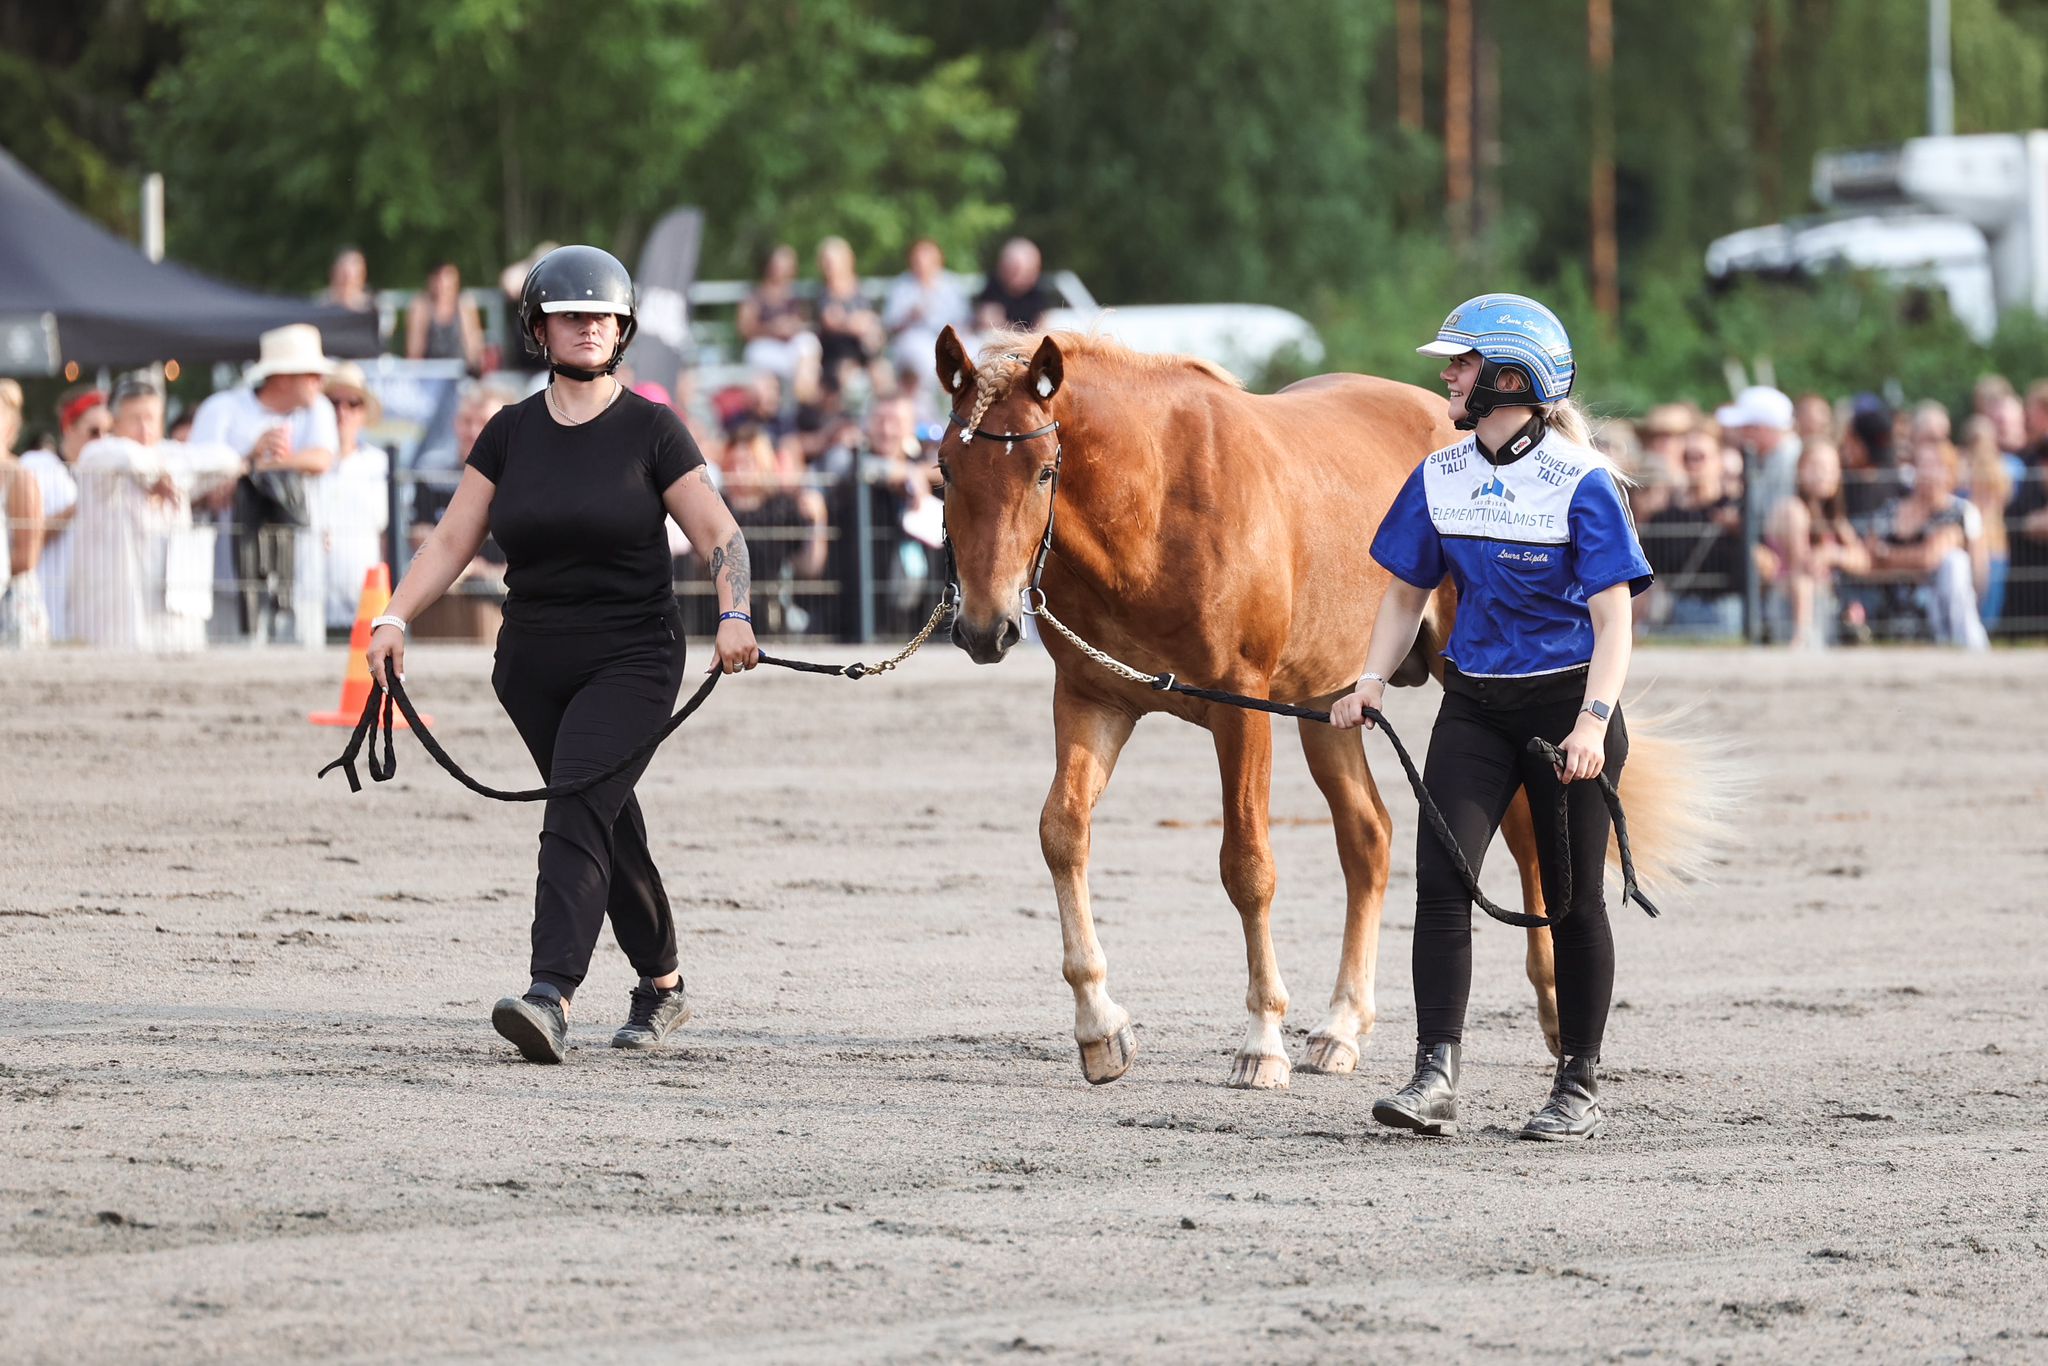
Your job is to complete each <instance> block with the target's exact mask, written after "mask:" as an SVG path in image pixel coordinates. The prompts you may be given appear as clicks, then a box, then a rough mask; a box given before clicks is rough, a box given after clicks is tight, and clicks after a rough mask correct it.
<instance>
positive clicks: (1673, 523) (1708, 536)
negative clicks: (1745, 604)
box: [1640, 498, 1743, 598]
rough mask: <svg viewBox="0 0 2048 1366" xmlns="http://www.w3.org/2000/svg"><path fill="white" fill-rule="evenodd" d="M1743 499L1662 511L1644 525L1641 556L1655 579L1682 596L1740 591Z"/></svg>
mask: <svg viewBox="0 0 2048 1366" xmlns="http://www.w3.org/2000/svg"><path fill="white" fill-rule="evenodd" d="M1731 525H1732V526H1734V527H1737V528H1740V527H1741V525H1742V500H1741V499H1740V498H1724V499H1722V500H1721V501H1720V502H1718V503H1715V504H1713V505H1712V506H1710V507H1681V506H1678V505H1676V504H1674V505H1672V506H1671V507H1667V508H1665V509H1664V510H1663V511H1662V512H1660V513H1658V514H1657V515H1656V516H1655V517H1652V518H1650V520H1649V521H1647V522H1645V523H1643V526H1642V531H1641V534H1640V539H1641V540H1642V543H1643V555H1644V556H1645V557H1646V558H1647V559H1648V560H1649V561H1650V567H1651V568H1652V569H1654V570H1656V571H1657V577H1658V578H1659V579H1661V580H1663V581H1664V583H1665V585H1666V586H1667V587H1669V588H1670V589H1671V591H1672V592H1674V593H1678V594H1680V595H1683V596H1689V597H1700V598H1717V597H1720V596H1722V595H1723V594H1727V593H1740V592H1741V591H1742V586H1743V584H1742V535H1741V532H1740V531H1739V530H1736V531H1731V530H1730V529H1729V527H1730V526H1731Z"/></svg>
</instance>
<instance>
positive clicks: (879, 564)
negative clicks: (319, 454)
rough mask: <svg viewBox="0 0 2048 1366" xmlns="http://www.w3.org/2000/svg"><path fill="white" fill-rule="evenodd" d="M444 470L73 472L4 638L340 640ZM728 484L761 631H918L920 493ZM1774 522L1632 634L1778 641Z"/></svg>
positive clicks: (923, 507) (1998, 631)
mask: <svg viewBox="0 0 2048 1366" xmlns="http://www.w3.org/2000/svg"><path fill="white" fill-rule="evenodd" d="M899 471H900V467H899ZM864 473H865V472H864ZM455 480H456V472H455V471H446V472H433V471H425V472H420V471H408V470H401V471H399V472H397V473H396V474H394V475H392V476H391V477H390V478H388V479H386V478H382V477H379V478H376V479H375V480H374V481H372V480H368V479H365V480H360V481H357V483H356V484H354V485H343V484H341V483H339V482H333V483H329V484H327V485H323V486H320V487H318V488H316V489H315V490H314V491H313V495H312V496H310V497H309V498H308V499H307V509H308V510H307V512H306V521H307V524H305V525H298V524H293V523H288V522H279V521H274V520H261V519H256V518H252V517H250V516H249V513H250V511H251V509H250V508H249V506H248V505H247V503H246V501H244V502H241V503H238V502H237V501H236V500H235V498H234V497H233V495H232V486H231V485H220V484H216V485H215V486H213V487H211V488H206V487H199V486H190V487H181V486H179V484H178V483H177V482H176V481H165V480H152V481H148V482H143V481H139V480H128V481H125V482H123V481H121V480H107V479H93V478H82V479H80V480H78V481H77V482H76V485H75V488H74V489H73V491H72V493H71V495H70V496H69V497H68V499H67V498H66V497H64V496H62V494H61V490H60V496H57V497H46V498H45V507H46V509H47V508H50V507H53V506H54V507H56V508H57V511H55V512H46V515H45V516H44V518H42V519H40V520H39V521H36V522H34V523H33V524H32V523H31V522H29V521H28V520H26V519H20V520H10V522H9V523H8V535H7V537H6V541H7V553H6V556H5V558H4V560H0V564H4V566H5V568H6V571H7V573H6V576H5V580H6V581H5V584H4V587H0V646H4V647H17V648H19V647H34V646H38V645H42V644H46V643H75V644H81V645H87V646H96V647H101V648H109V649H130V650H150V651H187V650H198V649H203V648H206V647H207V646H209V645H220V644H233V643H251V644H264V645H275V646H292V645H299V646H308V647H311V646H318V645H321V644H323V643H325V642H327V641H329V640H333V639H336V638H341V637H345V635H346V633H347V631H348V629H349V627H350V625H351V623H352V622H353V621H354V619H355V616H356V612H357V607H358V602H359V599H360V595H361V592H362V589H363V580H364V576H365V574H366V573H367V572H369V571H371V570H372V569H374V568H375V567H376V566H378V565H380V564H390V565H392V566H393V567H394V569H395V570H396V571H397V572H396V573H394V575H393V581H394V582H395V581H396V579H397V578H398V577H399V575H402V573H403V570H404V567H405V566H406V565H407V564H408V563H410V561H411V558H412V554H413V552H414V551H415V550H416V549H417V547H418V545H419V544H420V543H421V542H422V541H423V540H424V539H425V537H426V535H427V534H429V533H430V532H431V530H432V528H433V526H434V523H435V521H436V520H437V518H438V516H439V514H440V512H441V511H442V510H443V509H445V507H446V504H447V499H448V496H449V494H450V493H451V492H452V490H453V487H454V484H455ZM1865 492H1866V495H1871V494H1872V493H1873V491H1868V490H1866V491H1865ZM726 495H727V500H728V505H729V506H731V507H732V509H733V512H734V515H735V517H736V518H737V519H738V520H739V522H740V524H741V526H742V528H743V529H744V531H745V533H746V537H747V542H748V546H749V548H750V551H751V556H752V561H753V576H754V577H753V610H754V616H755V624H756V630H757V632H758V633H759V634H760V635H761V636H763V637H772V638H784V639H790V638H794V639H812V640H836V641H847V642H868V641H876V640H889V639H896V638H900V637H903V636H907V635H908V634H910V633H911V632H912V631H914V630H915V629H916V628H917V627H918V626H919V625H920V624H922V623H923V621H924V620H925V618H926V617H927V616H928V615H929V614H930V612H931V609H932V606H933V604H934V603H935V602H936V601H937V600H938V596H939V593H940V590H941V587H942V583H941V580H942V579H943V577H944V572H945V557H944V552H943V550H942V549H941V547H940V543H939V525H940V518H939V508H938V505H937V504H936V503H935V502H933V501H932V499H933V497H934V496H935V495H931V494H927V493H923V492H921V491H919V490H915V489H911V488H908V487H906V486H904V485H902V484H892V483H890V482H888V479H887V478H886V477H875V478H863V479H859V480H856V479H855V478H853V477H852V476H851V475H842V476H839V477H815V476H814V477H810V478H807V479H806V480H805V481H803V482H802V483H800V484H794V485H792V486H790V487H787V488H779V489H776V490H774V491H773V492H771V493H768V494H765V495H763V494H758V493H750V494H747V495H745V496H742V495H741V493H740V492H739V491H737V490H733V489H728V490H727V491H726ZM1859 501H1860V502H1861V503H1862V504H1863V505H1864V506H1865V508H1866V510H1865V511H1864V512H1862V513H1861V514H1860V515H1852V516H1850V518H1849V521H1850V524H1851V526H1852V528H1853V530H1854V532H1855V534H1856V535H1858V536H1859V537H1862V538H1864V539H1865V540H1873V539H1875V538H1878V537H1880V536H1882V535H1884V534H1885V532H1886V529H1887V527H1888V525H1889V523H1888V521H1887V514H1886V512H1885V510H1884V508H1885V505H1884V504H1883V503H1879V502H1878V501H1877V499H1876V498H1875V497H1874V496H1864V497H1862V498H1861V499H1860V500H1859ZM1872 504H1876V510H1874V511H1872V510H1869V509H1870V507H1871V505H1872ZM2044 507H2048V487H2044V474H2043V472H2042V471H2040V470H2031V471H2029V472H2028V474H2027V477H2026V479H2025V480H2024V481H2023V482H2022V483H2021V484H2020V485H2019V486H2018V487H2017V488H2015V489H2014V491H2013V496H2012V498H2011V500H2010V502H2009V504H2008V515H2007V516H2006V517H2005V518H2003V519H1998V523H1997V524H1994V522H1993V521H1992V519H1988V518H1985V517H1983V516H1982V515H1981V514H1979V515H1978V516H1977V518H1976V521H1977V522H1978V523H1980V524H1981V526H1982V530H1981V531H1980V532H1979V540H1978V544H1977V545H1976V547H1975V548H1974V549H1975V553H1974V554H1973V555H1972V556H1971V562H1970V563H1969V564H1968V565H1967V566H1965V565H1963V564H1961V563H1956V564H1953V565H1950V566H1949V568H1950V569H1951V570H1953V571H1955V572H1953V573H1951V574H1950V575H1949V576H1948V578H1947V579H1946V580H1945V581H1944V584H1945V587H1946V589H1947V590H1953V591H1960V590H1961V589H1963V588H1964V587H1967V590H1968V592H1969V593H1970V597H1971V602H1972V604H1973V610H1974V611H1975V613H1976V614H1977V616H1978V618H1979V619H1980V620H1981V621H1982V624H1983V626H1984V628H1985V630H1986V631H1987V632H1988V634H1989V636H1990V638H1992V639H2041V638H2048V514H2043V513H2042V512H2041V511H2040V510H2041V509H2043V508H2044ZM1779 522H1780V519H1777V518H1774V517H1773V516H1772V515H1771V514H1770V513H1768V512H1766V511H1765V510H1763V509H1758V508H1754V507H1752V506H1750V505H1749V501H1748V500H1741V499H1738V500H1736V501H1735V502H1734V504H1733V505H1732V506H1729V505H1724V506H1722V507H1720V508H1719V509H1703V510H1700V511H1698V512H1691V513H1688V512H1686V511H1685V510H1684V509H1683V508H1682V507H1666V508H1664V509H1663V510H1661V511H1659V512H1658V513H1657V514H1656V515H1654V516H1649V517H1640V518H1639V520H1638V528H1637V529H1638V534H1639V535H1640V536H1641V538H1642V542H1643V546H1644V549H1645V552H1646V553H1647V555H1648V556H1649V558H1650V561H1651V564H1652V566H1653V567H1654V568H1655V569H1656V570H1657V584H1656V587H1655V588H1654V589H1653V590H1652V591H1651V593H1650V594H1649V595H1648V596H1647V597H1646V598H1644V599H1640V600H1639V601H1638V606H1637V616H1638V621H1639V623H1640V624H1641V625H1642V626H1643V627H1644V629H1645V631H1646V633H1647V634H1648V635H1649V636H1650V637H1651V638H1669V639H1688V638H1689V639H1701V640H1722V641H1736V640H1743V639H1748V640H1751V641H1755V642H1768V643H1783V642H1785V641H1786V640H1787V639H1789V638H1790V637H1791V634H1792V630H1793V623H1794V610H1793V609H1794V606H1795V600H1796V599H1797V598H1798V597H1799V595H1800V592H1801V591H1802V590H1801V586H1800V584H1799V583H1798V581H1797V579H1798V576H1797V574H1796V573H1795V572H1794V570H1793V568H1792V564H1791V562H1792V561H1793V559H1794V558H1795V557H1794V556H1793V555H1792V554H1791V553H1790V550H1791V548H1789V547H1787V546H1785V545H1783V544H1781V543H1780V542H1781V537H1780V536H1779V534H1778V528H1779ZM2000 531H2002V532H2003V535H2002V536H2000V535H1999V534H1998V533H1999V532H2000ZM671 537H672V549H674V551H675V552H676V554H675V560H674V564H675V584H676V592H677V596H678V597H679V598H680V599H681V601H682V603H683V609H684V612H685V615H686V620H687V625H688V629H689V630H690V631H691V632H693V633H698V634H702V635H709V634H711V633H712V632H713V631H714V629H715V626H716V620H717V600H716V596H715V590H714V588H713V586H712V584H711V583H710V582H709V580H708V578H707V577H706V574H705V572H704V568H703V565H702V562H701V561H700V560H699V559H698V558H697V557H696V556H694V555H693V554H691V553H690V551H689V550H688V548H687V547H686V546H684V545H683V544H682V543H681V541H680V538H679V537H677V536H676V534H675V533H674V532H673V530H672V531H671ZM2001 551H2002V553H1999V552H2001ZM1809 558H1815V557H1809ZM1809 579H1810V582H1809V583H1808V584H1807V585H1806V587H1805V589H1804V591H1805V592H1806V594H1807V596H1808V599H1809V603H1810V606H1809V608H1808V618H1807V619H1808V620H1809V622H1810V623H1811V630H1812V638H1813V643H1816V644H1826V643H1854V642H1857V641H1862V640H1872V639H1874V640H1933V639H1941V638H1943V637H1942V635H1941V633H1940V628H1942V627H1943V626H1944V621H1943V618H1942V616H1941V608H1942V604H1941V603H1940V602H1938V601H1936V600H1935V593H1936V589H1937V586H1938V585H1937V583H1936V582H1935V576H1934V575H1933V574H1930V575H1928V576H1926V577H1924V578H1919V579H1915V578H1905V579H1901V578H1898V577H1897V576H1890V577H1884V576H1860V575H1857V574H1854V573H1850V572H1846V571H1843V570H1840V569H1838V568H1833V567H1829V568H1826V569H1825V570H1824V571H1823V572H1820V573H1817V574H1813V575H1810V576H1809ZM1964 580H1967V583H1966V584H1965V582H1964ZM504 592H505V587H504V578H503V564H502V559H501V557H499V556H498V555H497V552H496V547H495V546H494V545H491V544H488V543H487V544H486V546H485V548H484V551H483V553H482V554H481V555H479V556H478V558H477V560H476V561H475V562H474V563H473V564H472V565H471V566H470V568H469V570H468V571H467V572H466V573H465V574H464V575H463V577H462V578H461V579H460V580H459V581H458V582H457V584H456V585H455V587H454V588H453V589H452V590H451V591H450V594H449V597H448V602H447V603H446V604H445V605H444V606H443V607H440V608H437V609H436V614H435V619H434V620H432V621H426V622H422V623H419V625H420V626H421V627H422V634H427V635H437V636H450V637H457V638H473V639H487V638H488V637H489V636H490V634H491V633H492V631H493V630H494V629H495V623H496V620H497V608H498V605H499V604H500V603H501V602H502V600H503V596H504ZM1952 596H1953V592H1952ZM1951 605H1952V603H1951ZM1953 625H1954V623H1953V622H1952V621H1949V622H1947V623H1946V626H1947V628H1949V629H1952V628H1953Z"/></svg>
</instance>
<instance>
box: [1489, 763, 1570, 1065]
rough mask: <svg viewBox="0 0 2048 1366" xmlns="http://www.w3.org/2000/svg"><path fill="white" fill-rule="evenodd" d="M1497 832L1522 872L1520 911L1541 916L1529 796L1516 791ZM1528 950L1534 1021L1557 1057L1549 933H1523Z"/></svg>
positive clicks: (1554, 981)
mask: <svg viewBox="0 0 2048 1366" xmlns="http://www.w3.org/2000/svg"><path fill="white" fill-rule="evenodd" d="M1500 833H1501V835H1502V836H1503V837H1504V838H1505V839H1506V840H1507V842H1508V852H1509V853H1511V854H1513V855H1514V856H1515V867H1517V868H1519V869H1521V872H1522V909H1523V910H1525V911H1527V912H1528V913H1529V914H1530V915H1542V914H1544V910H1543V874H1542V870H1541V868H1540V867H1539V865H1538V864H1537V862H1536V822H1535V821H1534V819H1532V818H1531V817H1530V815H1529V794H1528V793H1527V792H1517V793H1516V794H1515V801H1514V805H1512V806H1510V807H1509V808H1508V814H1507V816H1506V817H1505V818H1504V819H1503V820H1502V821H1501V823H1500ZM1525 933H1526V934H1527V935H1528V936H1529V951H1528V955H1527V958H1526V960H1525V962H1526V966H1527V968H1528V972H1529V985H1530V986H1532V987H1534V988H1536V1022H1537V1023H1538V1024H1539V1025H1541V1026H1542V1027H1543V1042H1545V1043H1546V1044H1548V1045H1550V1052H1551V1056H1553V1057H1555V1056H1557V1048H1558V1043H1557V959H1556V958H1555V957H1554V956H1553V954H1552V950H1551V943H1550V931H1549V930H1537V929H1532V930H1527V931H1525Z"/></svg>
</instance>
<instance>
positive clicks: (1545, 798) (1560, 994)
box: [1414, 670, 1628, 1057]
mask: <svg viewBox="0 0 2048 1366" xmlns="http://www.w3.org/2000/svg"><path fill="white" fill-rule="evenodd" d="M1584 688H1585V674H1584V672H1583V671H1580V670H1574V671H1573V672H1572V673H1571V674H1570V675H1568V676H1564V677H1562V678H1560V679H1558V680H1557V681H1555V682H1534V681H1529V680H1519V679H1511V680H1476V679H1465V678H1460V677H1458V676H1456V674H1455V671H1454V673H1453V676H1452V677H1451V678H1450V679H1448V680H1447V681H1446V683H1445V695H1444V703H1443V708H1442V710H1440V711H1439V712H1438V713H1437V718H1436V729H1435V730H1434V731H1433V732H1432V733H1431V735H1430V738H1429V758H1428V760H1427V761H1426V762H1425V763H1424V766H1423V782H1424V784H1425V785H1426V786H1427V787H1428V788H1429V794H1430V796H1431V797H1433V798H1434V799H1435V800H1436V804H1437V805H1438V806H1439V807H1441V808H1442V810H1443V813H1444V818H1445V820H1447V821H1448V822H1449V823H1450V827H1451V830H1452V832H1453V833H1454V834H1456V835H1457V837H1458V846H1459V848H1460V849H1461V850H1462V851H1463V852H1464V855H1465V861H1466V862H1467V863H1468V864H1470V865H1471V867H1472V871H1473V872H1474V873H1477V872H1478V871H1479V869H1480V866H1481V864H1482V863H1483V861H1484V860H1485V858H1486V847H1487V845H1488V844H1490V843H1491V842H1492V840H1493V836H1494V832H1495V831H1497V830H1498V829H1499V828H1500V823H1501V818H1502V817H1503V816H1505V815H1506V814H1507V810H1508V804H1509V803H1510V802H1512V801H1513V800H1514V797H1515V792H1516V790H1517V789H1518V788H1527V789H1528V792H1529V807H1530V810H1531V812H1532V813H1533V814H1534V815H1535V818H1536V846H1537V854H1538V858H1539V860H1540V862H1541V865H1542V874H1543V900H1544V904H1545V906H1546V907H1548V914H1550V915H1551V916H1552V917H1556V916H1558V915H1560V914H1561V901H1562V897H1561V895H1560V888H1559V887H1558V885H1557V872H1558V869H1557V862H1558V841H1557V833H1558V832H1557V798H1558V786H1559V785H1558V780H1557V772H1556V770H1554V769H1552V768H1551V766H1550V765H1549V764H1547V763H1545V762H1544V761H1543V760H1542V759H1539V758H1538V757H1537V756H1536V755H1534V754H1531V753H1530V752H1529V750H1528V743H1529V738H1530V737H1531V736H1535V735H1540V736H1542V737H1543V738H1544V739H1546V740H1549V741H1550V742H1552V743H1553V744H1563V743H1564V738H1565V736H1567V735H1569V734H1570V733H1571V730H1572V727H1573V726H1574V725H1576V724H1577V722H1578V713H1579V707H1580V705H1581V702H1582V701H1583V698H1584ZM1627 758H1628V727H1627V724H1626V723H1625V722H1623V720H1622V718H1621V709H1620V708H1619V707H1616V708H1615V711H1614V717H1613V720H1612V721H1610V722H1609V724H1608V727H1607V769H1606V772H1607V776H1608V777H1610V778H1612V779H1614V780H1615V781H1616V782H1617V783H1619V782H1620V781H1621V766H1622V763H1623V762H1624V761H1625V760H1626V759H1627ZM1567 792H1568V795H1569V798H1570V801H1569V808H1568V821H1569V825H1570V828H1571V848H1572V905H1571V911H1570V914H1568V915H1565V916H1564V918H1563V919H1562V920H1561V921H1560V922H1559V923H1558V924H1557V926H1556V927H1555V928H1554V929H1552V930H1551V931H1550V936H1551V941H1552V944H1553V947H1554V948H1555V950H1556V956H1557V1018H1558V1033H1559V1042H1560V1044H1561V1046H1562V1048H1563V1050H1564V1052H1565V1053H1567V1054H1571V1055H1580V1054H1583V1055H1588V1056H1595V1057H1597V1056H1598V1055H1599V1052H1600V1041H1601V1036H1602V1035H1603V1034H1604V1033H1605V1031H1606V1028H1607V1008H1608V1005H1609V1004H1610V1003H1611V1002H1612V1000H1613V999H1614V935H1613V932H1612V931H1611V930H1610V929H1609V927H1608V924H1607V895H1606V882H1605V878H1606V868H1605V864H1606V859H1607V837H1608V830H1609V820H1608V815H1607V806H1606V803H1605V802H1603V801H1602V800H1601V798H1600V792H1599V787H1598V785H1597V784H1595V783H1591V782H1577V783H1573V784H1571V785H1570V787H1569V788H1568V789H1567ZM1415 885H1416V895H1415V955H1414V968H1415V1026H1416V1039H1417V1041H1418V1042H1421V1043H1424V1044H1436V1043H1458V1042H1460V1041H1461V1039H1462V1038H1463V1035H1464V1031H1465V1005H1466V1002H1467V1000H1468V999H1470V997H1471V995H1472V898H1471V897H1470V896H1469V895H1468V894H1467V893H1466V891H1465V886H1464V883H1463V882H1461V881H1460V880H1459V878H1458V874H1457V870H1456V869H1455V868H1454V867H1453V866H1452V864H1451V860H1450V856H1449V854H1448V853H1447V852H1446V851H1445V849H1444V847H1443V843H1442V841H1441V839H1440V838H1439V837H1438V836H1437V834H1436V832H1435V831H1434V830H1432V829H1430V828H1429V827H1428V826H1427V825H1424V826H1423V827H1422V829H1421V831H1420V833H1419V834H1418V835H1417V836H1416V848H1415Z"/></svg>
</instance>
